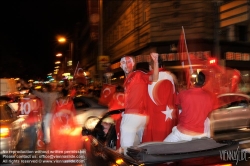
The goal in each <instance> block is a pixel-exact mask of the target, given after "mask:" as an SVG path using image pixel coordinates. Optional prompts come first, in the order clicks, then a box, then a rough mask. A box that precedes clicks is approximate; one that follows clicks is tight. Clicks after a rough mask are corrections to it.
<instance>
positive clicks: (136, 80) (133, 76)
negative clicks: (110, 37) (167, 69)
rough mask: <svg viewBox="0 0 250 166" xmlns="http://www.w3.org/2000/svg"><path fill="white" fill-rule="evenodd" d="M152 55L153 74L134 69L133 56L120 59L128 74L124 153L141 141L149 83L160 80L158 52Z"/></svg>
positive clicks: (124, 116)
mask: <svg viewBox="0 0 250 166" xmlns="http://www.w3.org/2000/svg"><path fill="white" fill-rule="evenodd" d="M150 55H151V58H152V59H153V61H154V70H153V74H152V75H148V74H147V73H144V72H142V71H139V70H137V71H133V69H134V66H135V60H134V58H133V57H132V56H124V57H122V58H121V61H120V67H121V68H122V69H123V71H124V73H125V76H126V80H125V82H124V94H125V102H124V106H125V111H124V114H123V115H122V121H121V126H120V130H121V131H120V132H121V139H120V143H121V149H120V150H121V152H124V154H126V151H127V147H130V146H133V145H138V144H139V143H140V142H141V139H142V134H143V131H144V127H145V124H146V121H147V110H146V97H147V93H148V92H147V88H148V84H149V83H150V81H157V80H158V74H159V68H158V54H157V53H151V54H150Z"/></svg>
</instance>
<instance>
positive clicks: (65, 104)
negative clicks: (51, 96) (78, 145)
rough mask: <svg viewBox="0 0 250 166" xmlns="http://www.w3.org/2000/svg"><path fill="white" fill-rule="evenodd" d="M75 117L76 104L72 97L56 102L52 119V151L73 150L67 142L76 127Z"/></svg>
mask: <svg viewBox="0 0 250 166" xmlns="http://www.w3.org/2000/svg"><path fill="white" fill-rule="evenodd" d="M75 115H76V111H75V107H74V103H73V100H72V99H71V98H70V97H68V98H66V99H58V100H56V102H55V103H54V107H53V112H52V119H51V148H52V149H53V148H54V149H57V150H67V149H70V148H71V147H70V146H69V145H68V144H67V143H66V142H67V140H69V133H70V132H71V131H73V130H74V129H75V127H76V124H75V121H74V117H75Z"/></svg>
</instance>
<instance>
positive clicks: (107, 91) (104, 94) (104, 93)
mask: <svg viewBox="0 0 250 166" xmlns="http://www.w3.org/2000/svg"><path fill="white" fill-rule="evenodd" d="M115 91H116V86H115V85H111V84H103V86H102V90H101V96H100V98H99V102H98V103H99V104H101V105H105V106H108V104H109V102H110V101H111V99H112V97H113V94H114V93H115Z"/></svg>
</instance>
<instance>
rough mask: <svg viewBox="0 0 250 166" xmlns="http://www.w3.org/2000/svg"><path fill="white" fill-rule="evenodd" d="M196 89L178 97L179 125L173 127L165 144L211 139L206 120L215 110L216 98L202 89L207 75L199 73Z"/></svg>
mask: <svg viewBox="0 0 250 166" xmlns="http://www.w3.org/2000/svg"><path fill="white" fill-rule="evenodd" d="M196 79H197V82H196V83H195V84H194V87H193V88H191V89H188V90H183V91H181V92H180V93H179V94H178V95H177V99H176V104H177V105H179V107H180V109H181V113H180V114H179V119H178V125H177V126H175V127H173V129H172V133H171V134H170V135H168V136H167V137H166V138H165V139H164V142H178V141H183V140H185V141H190V140H192V139H199V138H202V137H209V135H208V134H209V133H207V132H206V131H205V127H204V124H205V120H206V119H207V117H208V114H209V113H210V112H211V111H212V110H213V106H214V104H215V103H214V101H215V100H214V99H215V98H214V96H213V95H212V94H211V93H209V92H208V91H206V90H204V89H202V86H203V85H204V83H205V75H204V74H203V73H202V72H199V74H198V76H197V78H196Z"/></svg>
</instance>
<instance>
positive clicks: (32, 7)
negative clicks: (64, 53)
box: [0, 0, 88, 79]
mask: <svg viewBox="0 0 250 166" xmlns="http://www.w3.org/2000/svg"><path fill="white" fill-rule="evenodd" d="M0 3H1V5H0V6H1V10H0V18H1V19H0V22H1V24H0V78H3V77H6V78H9V77H20V78H25V79H44V78H46V75H47V74H48V73H49V72H52V71H53V69H54V60H55V51H57V50H56V48H58V47H57V45H58V43H57V41H56V36H57V35H65V36H71V35H72V32H73V29H74V27H75V26H76V24H77V23H79V22H83V21H84V20H86V16H87V13H88V12H87V9H86V4H85V3H86V0H8V1H7V0H4V1H1V2H0Z"/></svg>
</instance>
